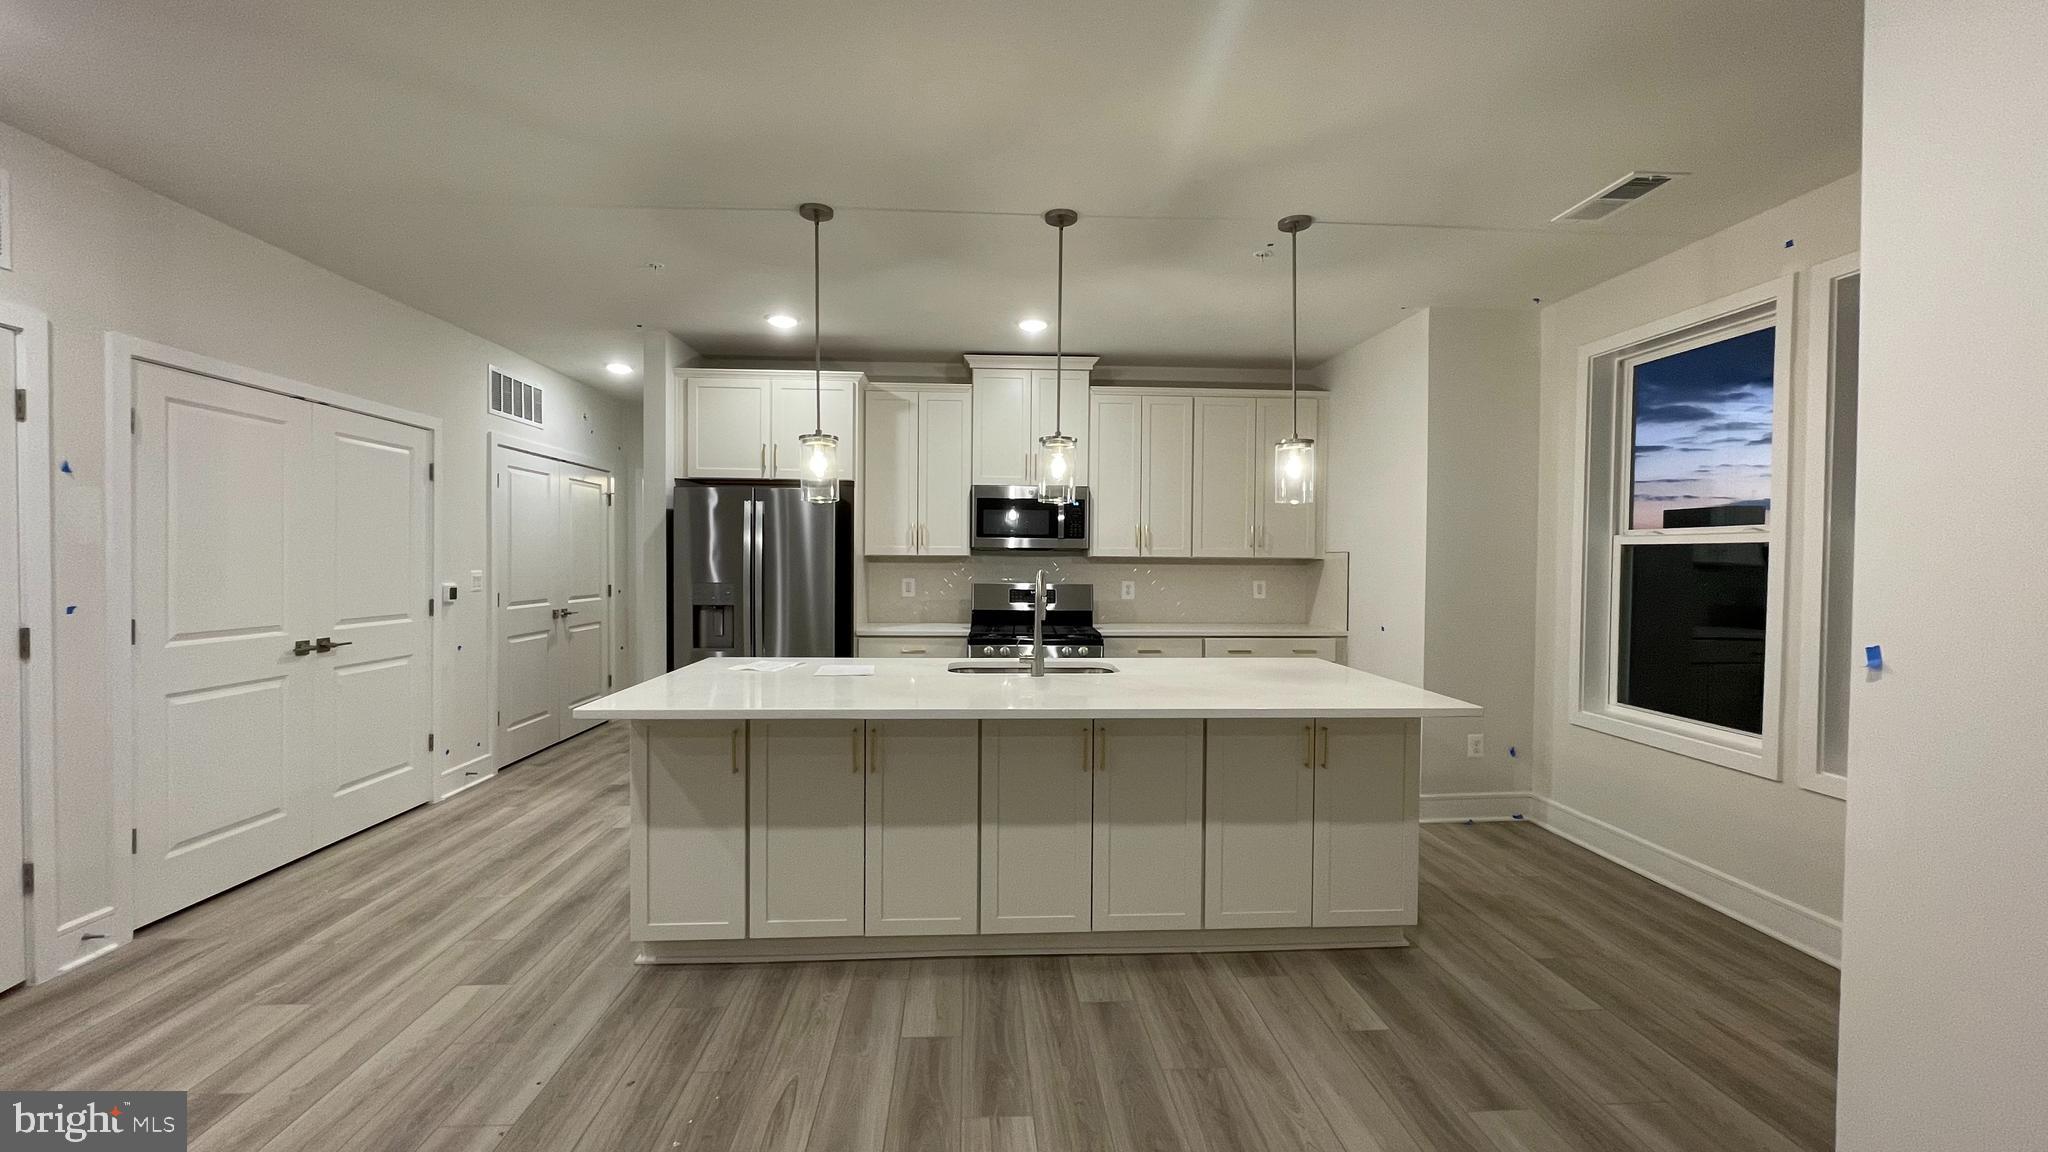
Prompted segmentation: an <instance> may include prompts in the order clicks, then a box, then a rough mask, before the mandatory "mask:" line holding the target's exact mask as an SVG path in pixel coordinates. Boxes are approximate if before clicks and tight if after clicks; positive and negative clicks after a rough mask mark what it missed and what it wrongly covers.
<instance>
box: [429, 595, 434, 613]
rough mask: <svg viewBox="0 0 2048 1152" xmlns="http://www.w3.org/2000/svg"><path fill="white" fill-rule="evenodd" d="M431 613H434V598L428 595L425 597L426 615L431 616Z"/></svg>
mask: <svg viewBox="0 0 2048 1152" xmlns="http://www.w3.org/2000/svg"><path fill="white" fill-rule="evenodd" d="M433 614H434V598H433V597H432V596H429V597H427V615H429V616H432V615H433Z"/></svg>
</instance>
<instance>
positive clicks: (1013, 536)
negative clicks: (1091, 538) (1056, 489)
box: [969, 484, 1088, 552]
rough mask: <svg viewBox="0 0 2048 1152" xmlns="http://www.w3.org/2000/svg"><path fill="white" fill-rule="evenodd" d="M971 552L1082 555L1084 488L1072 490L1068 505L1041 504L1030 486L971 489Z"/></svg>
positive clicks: (1085, 511) (978, 486)
mask: <svg viewBox="0 0 2048 1152" xmlns="http://www.w3.org/2000/svg"><path fill="white" fill-rule="evenodd" d="M969 547H970V548H972V549H974V550H975V551H1012V550H1017V551H1031V552H1053V551H1058V552H1085V551H1087V550H1088V489H1086V488H1076V489H1075V490H1074V502H1073V503H1072V504H1044V503H1041V502H1040V501H1039V499H1038V489H1036V488H1034V487H1031V486H1030V485H1008V484H976V485H975V486H974V537H973V539H972V540H971V541H969Z"/></svg>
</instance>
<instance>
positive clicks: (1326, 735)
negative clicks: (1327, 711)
mask: <svg viewBox="0 0 2048 1152" xmlns="http://www.w3.org/2000/svg"><path fill="white" fill-rule="evenodd" d="M1320 727H1321V728H1322V731H1323V755H1322V763H1321V766H1322V767H1324V768H1328V767H1329V766H1330V726H1329V725H1328V724H1324V725H1321V726H1320Z"/></svg>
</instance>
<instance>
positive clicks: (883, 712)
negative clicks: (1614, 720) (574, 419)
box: [575, 658, 1482, 720]
mask: <svg viewBox="0 0 2048 1152" xmlns="http://www.w3.org/2000/svg"><path fill="white" fill-rule="evenodd" d="M743 663H751V661H745V660H703V661H699V662H698V663H696V664H692V665H690V666H689V667H687V668H681V669H678V670H676V671H674V672H670V673H668V674H667V675H665V676H659V677H656V678H655V679H653V680H649V681H647V682H645V683H642V684H636V685H634V686H633V687H631V688H627V689H625V690H624V691H621V692H614V693H612V694H611V695H609V696H606V697H603V698H602V699H598V700H593V701H591V702H590V703H588V704H585V705H583V706H582V707H580V708H578V709H576V711H575V715H576V717H577V718H578V719H582V720H769V719H789V720H794V719H845V718H855V719H867V720H919V719H923V720H937V719H987V718H996V717H1029V718H1044V719H1069V718H1075V719H1142V718H1148V717H1150V718H1160V719H1195V718H1260V717H1270V718H1285V717H1321V718H1324V719H1338V718H1347V717H1406V716H1477V715H1480V714H1481V713H1482V709H1480V708H1479V707H1478V706H1477V705H1475V704H1468V703H1466V702H1465V701H1463V700H1454V699H1452V698H1450V697H1448V696H1441V695H1438V694H1437V693H1435V692H1429V691H1426V690H1424V689H1421V688H1417V687H1415V686H1414V685H1411V684H1403V683H1400V682H1399V681H1395V680H1388V679H1386V678H1385V677H1381V676H1374V675H1372V674H1371V673H1369V672H1360V671H1358V670H1357V669H1355V668H1346V667H1344V666H1342V665H1340V664H1332V663H1330V662H1328V661H1326V660H1312V659H1271V660H1203V659H1150V660H1106V661H1090V663H1106V664H1113V665H1115V666H1116V668H1117V671H1116V672H1115V673H1114V674H1111V675H1072V674H1068V675H1051V676H1046V677H1043V678H1033V677H1030V676H1023V675H1018V676H986V675H964V674H961V673H957V672H948V671H946V665H945V664H944V663H941V662H940V661H937V660H924V659H890V660H842V659H837V658H834V659H810V660H805V661H803V662H802V663H801V664H799V665H798V666H796V667H794V668H788V669H784V670H782V671H780V672H740V671H735V670H733V667H732V666H734V665H737V664H743ZM977 663H983V662H981V661H977ZM986 663H1004V664H1012V663H1015V661H987V662H986ZM832 664H864V665H871V666H873V668H874V670H875V673H874V675H872V676H818V675H816V674H815V673H816V672H817V670H818V668H819V667H820V666H822V665H832Z"/></svg>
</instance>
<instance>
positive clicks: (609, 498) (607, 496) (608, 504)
mask: <svg viewBox="0 0 2048 1152" xmlns="http://www.w3.org/2000/svg"><path fill="white" fill-rule="evenodd" d="M604 506H605V507H607V508H609V507H611V506H612V494H611V493H609V492H607V493H605V494H604Z"/></svg>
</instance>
